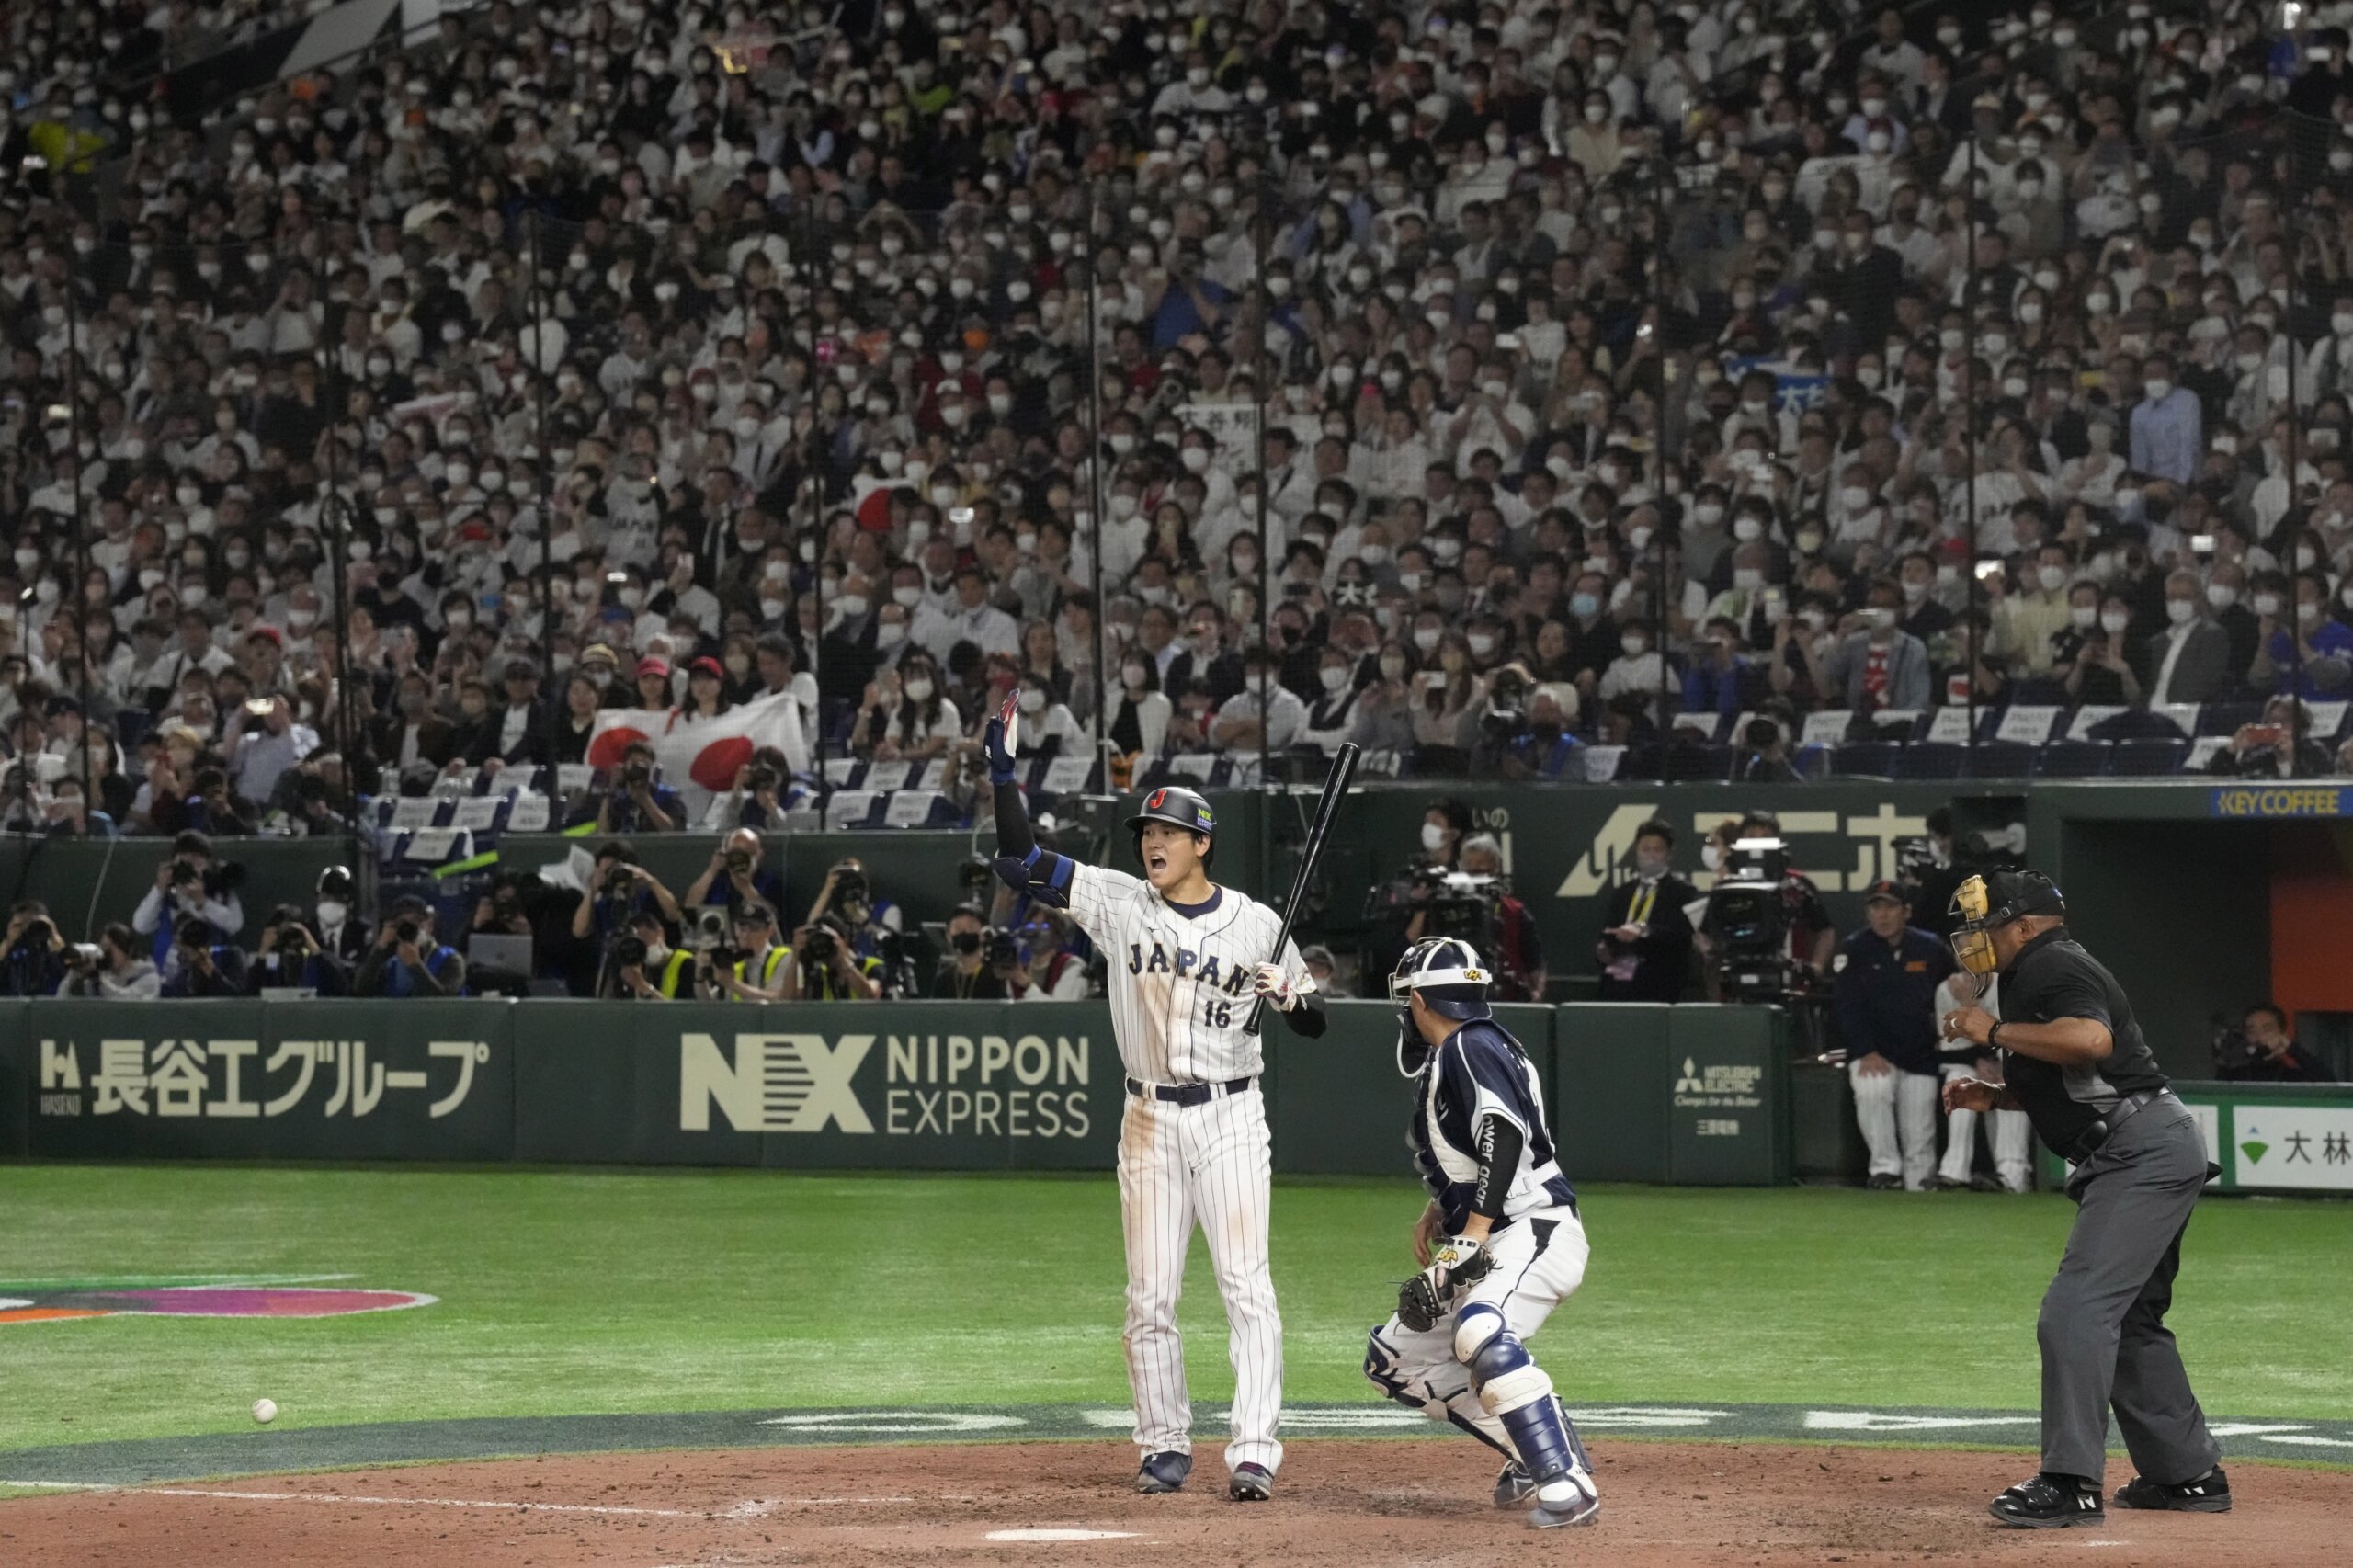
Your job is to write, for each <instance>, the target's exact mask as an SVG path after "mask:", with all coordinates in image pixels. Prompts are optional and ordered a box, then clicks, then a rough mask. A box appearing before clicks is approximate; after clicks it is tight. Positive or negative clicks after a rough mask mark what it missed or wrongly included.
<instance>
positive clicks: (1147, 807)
mask: <svg viewBox="0 0 2353 1568" xmlns="http://www.w3.org/2000/svg"><path fill="white" fill-rule="evenodd" d="M1148 822H1165V823H1166V824H1169V825H1170V826H1171V827H1181V828H1183V829H1184V830H1185V831H1186V832H1187V833H1199V834H1204V835H1209V836H1210V837H1212V838H1214V837H1215V836H1216V835H1217V813H1216V812H1212V811H1211V810H1210V803H1209V801H1205V800H1203V799H1202V798H1201V797H1200V796H1199V795H1198V794H1196V793H1194V792H1193V791H1192V790H1186V789H1180V788H1179V787H1177V786H1176V785H1174V784H1164V785H1162V786H1161V787H1160V788H1159V789H1157V790H1152V791H1151V792H1150V793H1148V794H1146V795H1145V796H1144V798H1143V801H1142V803H1141V804H1140V805H1138V806H1137V807H1136V812H1135V815H1133V816H1131V817H1130V818H1129V819H1128V827H1129V830H1130V831H1131V832H1134V833H1142V831H1143V824H1146V823H1148Z"/></svg>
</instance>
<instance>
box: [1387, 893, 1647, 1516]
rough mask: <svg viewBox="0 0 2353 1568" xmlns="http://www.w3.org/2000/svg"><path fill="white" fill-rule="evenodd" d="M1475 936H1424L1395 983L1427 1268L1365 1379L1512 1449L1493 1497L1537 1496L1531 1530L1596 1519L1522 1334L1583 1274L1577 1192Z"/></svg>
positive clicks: (1588, 1475) (1586, 1483)
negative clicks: (1492, 1001) (1494, 1001)
mask: <svg viewBox="0 0 2353 1568" xmlns="http://www.w3.org/2000/svg"><path fill="white" fill-rule="evenodd" d="M1488 984H1489V977H1488V971H1486V970H1485V969H1483V967H1481V965H1480V962H1479V955H1478V954H1477V953H1476V952H1474V951H1472V949H1471V946H1470V944H1468V943H1466V942H1461V941H1457V940H1455V939H1454V938H1452V937H1429V938H1427V939H1425V940H1423V941H1419V942H1416V943H1415V944H1414V945H1413V946H1412V947H1410V948H1408V949H1405V954H1404V957H1403V958H1401V959H1399V960H1397V970H1396V972H1395V973H1394V974H1392V976H1391V977H1390V980H1389V994H1390V996H1391V997H1392V999H1394V1000H1395V1001H1397V1002H1398V1003H1399V1004H1400V1006H1399V1007H1398V1009H1397V1017H1398V1020H1399V1022H1400V1024H1401V1025H1402V1026H1403V1028H1402V1031H1401V1032H1400V1034H1399V1036H1398V1040H1397V1070H1398V1071H1399V1072H1400V1073H1401V1074H1404V1075H1405V1076H1406V1077H1408V1078H1410V1079H1412V1080H1413V1081H1414V1087H1415V1096H1414V1115H1413V1120H1412V1122H1411V1123H1410V1125H1409V1126H1408V1128H1407V1131H1406V1137H1407V1141H1408V1142H1409V1143H1410V1145H1411V1146H1412V1148H1413V1151H1414V1165H1415V1170H1416V1171H1417V1172H1418V1173H1419V1175H1420V1176H1421V1178H1422V1185H1423V1186H1424V1187H1427V1188H1428V1189H1429V1193H1430V1202H1429V1206H1428V1208H1427V1209H1426V1210H1424V1211H1423V1213H1422V1218H1421V1221H1420V1223H1418V1224H1416V1225H1415V1227H1414V1253H1415V1259H1416V1261H1418V1262H1419V1263H1420V1264H1421V1265H1422V1271H1421V1272H1420V1273H1419V1274H1416V1275H1415V1276H1414V1277H1413V1278H1410V1279H1408V1280H1406V1281H1405V1283H1404V1287H1403V1288H1402V1289H1401V1290H1399V1291H1398V1293H1397V1315H1396V1316H1394V1317H1392V1318H1391V1319H1390V1320H1389V1321H1388V1322H1387V1323H1386V1324H1382V1325H1381V1327H1379V1328H1376V1329H1374V1330H1373V1331H1372V1340H1371V1344H1370V1346H1369V1347H1368V1348H1367V1349H1366V1351H1365V1358H1364V1371H1365V1376H1366V1377H1368V1378H1370V1379H1371V1380H1372V1381H1373V1384H1374V1386H1375V1387H1377V1388H1379V1389H1380V1390H1381V1392H1383V1393H1385V1394H1387V1395H1388V1396H1389V1397H1390V1398H1392V1399H1393V1400H1395V1401H1397V1402H1398V1403H1401V1404H1410V1405H1412V1406H1413V1407H1414V1408H1415V1409H1416V1410H1419V1411H1421V1412H1422V1413H1423V1414H1424V1415H1427V1416H1428V1417H1429V1418H1430V1419H1431V1420H1433V1421H1451V1422H1453V1423H1454V1425H1456V1426H1460V1427H1461V1428H1462V1429H1463V1430H1464V1431H1466V1432H1468V1433H1470V1434H1471V1435H1472V1437H1476V1438H1478V1439H1479V1440H1480V1441H1481V1442H1483V1443H1485V1444H1486V1445H1487V1446H1488V1447H1489V1448H1492V1449H1495V1451H1496V1452H1497V1453H1499V1454H1501V1455H1503V1456H1504V1468H1503V1474H1502V1475H1501V1476H1499V1477H1498V1478H1497V1479H1496V1481H1495V1506H1496V1507H1498V1508H1513V1507H1518V1506H1521V1505H1523V1504H1529V1505H1532V1507H1531V1509H1530V1512H1529V1516H1528V1522H1529V1524H1530V1525H1531V1526H1533V1527H1534V1528H1538V1529H1552V1528H1558V1527H1560V1526H1563V1525H1589V1524H1591V1523H1593V1522H1594V1521H1595V1520H1596V1519H1597V1518H1598V1517H1600V1515H1601V1498H1600V1494H1598V1492H1597V1491H1596V1489H1595V1485H1594V1479H1593V1466H1592V1464H1591V1463H1590V1462H1589V1461H1588V1460H1587V1459H1586V1451H1585V1445H1584V1444H1583V1443H1582V1442H1580V1441H1579V1440H1578V1438H1577V1431H1576V1427H1575V1426H1574V1425H1573V1424H1572V1423H1571V1422H1570V1420H1569V1417H1568V1413H1567V1412H1566V1411H1564V1410H1563V1409H1562V1408H1561V1403H1560V1401H1559V1400H1558V1399H1556V1398H1554V1397H1553V1393H1552V1379H1550V1378H1548V1377H1546V1376H1545V1375H1544V1372H1543V1370H1542V1369H1540V1368H1539V1367H1538V1366H1537V1365H1536V1363H1535V1362H1534V1361H1533V1360H1532V1359H1530V1358H1529V1354H1528V1350H1527V1346H1526V1345H1525V1343H1524V1342H1525V1341H1526V1340H1527V1339H1528V1337H1529V1335H1533V1334H1534V1333H1535V1332H1536V1331H1537V1330H1538V1329H1539V1328H1541V1327H1542V1326H1543V1324H1544V1320H1545V1319H1546V1318H1548V1317H1550V1316H1551V1315H1552V1309H1553V1308H1554V1307H1557V1306H1559V1305H1560V1304H1561V1301H1562V1299H1563V1297H1565V1296H1567V1295H1568V1294H1569V1292H1570V1291H1572V1290H1575V1289H1576V1288H1577V1285H1578V1283H1579V1282H1580V1281H1581V1280H1583V1279H1584V1278H1585V1264H1586V1239H1585V1226H1584V1224H1583V1223H1582V1222H1581V1221H1579V1220H1578V1218H1577V1199H1576V1194H1575V1193H1574V1191H1573V1190H1571V1188H1570V1187H1569V1182H1568V1178H1567V1177H1566V1176H1563V1175H1562V1174H1561V1167H1560V1164H1559V1162H1558V1161H1556V1160H1555V1159H1554V1158H1553V1153H1552V1130H1551V1128H1550V1127H1548V1126H1547V1125H1546V1123H1545V1119H1544V1096H1543V1091H1542V1089H1541V1088H1540V1086H1539V1085H1538V1082H1537V1077H1536V1069H1535V1067H1534V1065H1533V1064H1531V1063H1530V1062H1529V1060H1528V1053H1527V1052H1526V1051H1523V1050H1522V1049H1521V1048H1520V1044H1519V1042H1518V1040H1514V1039H1512V1037H1511V1035H1510V1033H1509V1032H1508V1031H1506V1029H1505V1028H1503V1027H1502V1026H1501V1025H1499V1024H1497V1023H1496V1022H1495V1018H1494V1016H1493V1015H1492V1013H1491V1012H1490V1011H1489V1009H1488V1006H1487V987H1488Z"/></svg>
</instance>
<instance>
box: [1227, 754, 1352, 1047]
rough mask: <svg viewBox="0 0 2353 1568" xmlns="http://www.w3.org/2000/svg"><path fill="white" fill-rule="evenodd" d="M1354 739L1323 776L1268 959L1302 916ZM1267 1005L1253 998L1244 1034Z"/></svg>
mask: <svg viewBox="0 0 2353 1568" xmlns="http://www.w3.org/2000/svg"><path fill="white" fill-rule="evenodd" d="M1362 749H1363V748H1361V747H1359V746H1358V744H1356V742H1354V741H1344V742H1342V743H1341V744H1340V755H1339V756H1336V757H1334V758H1333V759H1332V771H1331V774H1330V776H1329V777H1327V778H1325V779H1324V798H1323V799H1322V800H1320V801H1316V802H1315V820H1314V821H1313V822H1312V823H1310V824H1308V828H1307V844H1306V846H1305V847H1303V848H1302V849H1301V850H1300V852H1299V869H1297V870H1295V871H1293V872H1292V873H1291V878H1290V897H1289V898H1287V899H1285V900H1284V901H1283V928H1282V929H1281V930H1279V931H1278V932H1276V933H1275V950H1274V952H1273V953H1272V954H1270V955H1269V956H1268V957H1267V962H1268V963H1278V964H1279V963H1280V962H1282V961H1283V944H1284V943H1286V942H1288V941H1290V927H1291V922H1293V921H1295V920H1297V919H1298V918H1299V906H1300V904H1301V903H1302V902H1304V901H1305V899H1306V897H1307V884H1308V882H1309V881H1310V880H1312V879H1313V877H1314V875H1315V862H1316V861H1317V860H1318V859H1319V858H1322V856H1323V854H1324V839H1325V838H1327V837H1329V836H1330V835H1331V832H1332V819H1333V818H1334V817H1336V816H1337V815H1338V814H1339V812H1340V800H1341V797H1343V796H1345V795H1346V794H1347V792H1348V784H1349V781H1350V780H1352V779H1354V778H1356V776H1357V757H1358V756H1359V755H1360V754H1361V752H1362ZM1266 1005H1267V999H1266V998H1265V997H1264V996H1254V997H1252V998H1251V999H1250V1016H1249V1017H1246V1018H1245V1019H1243V1020H1242V1032H1243V1033H1244V1034H1256V1033H1257V1032H1258V1014H1259V1011H1260V1009H1262V1008H1264V1007H1265V1006H1266Z"/></svg>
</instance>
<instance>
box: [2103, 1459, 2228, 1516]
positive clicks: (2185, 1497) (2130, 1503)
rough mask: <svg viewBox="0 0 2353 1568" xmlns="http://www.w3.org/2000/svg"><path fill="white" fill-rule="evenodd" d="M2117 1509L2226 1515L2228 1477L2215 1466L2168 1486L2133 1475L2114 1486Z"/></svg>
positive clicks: (2220, 1467)
mask: <svg viewBox="0 0 2353 1568" xmlns="http://www.w3.org/2000/svg"><path fill="white" fill-rule="evenodd" d="M2116 1506H2118V1507H2120V1508H2152V1509H2171V1510H2173V1511H2174V1512H2175V1513H2177V1514H2227V1513H2229V1512H2230V1511H2231V1478H2230V1477H2229V1476H2227V1475H2224V1474H2223V1473H2222V1466H2221V1465H2216V1466H2215V1467H2214V1468H2213V1469H2211V1470H2210V1471H2207V1472H2206V1473H2205V1474H2203V1475H2201V1476H2200V1477H2199V1478H2198V1479H2197V1480H2195V1481H2184V1482H2181V1483H2177V1484H2176V1485H2172V1486H2168V1485H2166V1484H2165V1483H2163V1482H2161V1481H2151V1480H2149V1479H2148V1478H2147V1477H2146V1476H2135V1477H2134V1478H2133V1479H2132V1480H2131V1481H2129V1482H2127V1483H2124V1484H2123V1485H2121V1486H2120V1487H2118V1488H2117V1489H2116Z"/></svg>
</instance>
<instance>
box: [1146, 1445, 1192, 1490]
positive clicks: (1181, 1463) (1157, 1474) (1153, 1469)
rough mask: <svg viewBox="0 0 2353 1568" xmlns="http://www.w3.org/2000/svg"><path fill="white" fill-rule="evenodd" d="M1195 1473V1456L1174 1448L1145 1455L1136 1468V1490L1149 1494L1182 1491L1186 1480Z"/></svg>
mask: <svg viewBox="0 0 2353 1568" xmlns="http://www.w3.org/2000/svg"><path fill="white" fill-rule="evenodd" d="M1192 1473H1193V1456H1192V1455H1190V1454H1180V1453H1178V1452H1177V1451H1176V1449H1165V1450H1163V1451H1162V1452H1160V1453H1156V1454H1146V1455H1144V1456H1143V1463H1142V1465H1141V1466H1139V1467H1138V1468H1137V1470H1136V1490H1137V1491H1139V1492H1142V1493H1144V1494H1147V1495H1150V1494H1157V1493H1162V1492H1182V1491H1184V1490H1185V1480H1186V1478H1187V1477H1188V1476H1189V1475H1191V1474H1192Z"/></svg>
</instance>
